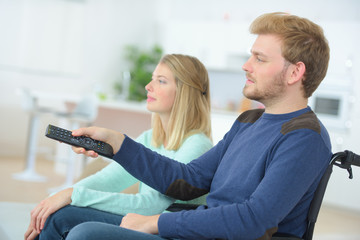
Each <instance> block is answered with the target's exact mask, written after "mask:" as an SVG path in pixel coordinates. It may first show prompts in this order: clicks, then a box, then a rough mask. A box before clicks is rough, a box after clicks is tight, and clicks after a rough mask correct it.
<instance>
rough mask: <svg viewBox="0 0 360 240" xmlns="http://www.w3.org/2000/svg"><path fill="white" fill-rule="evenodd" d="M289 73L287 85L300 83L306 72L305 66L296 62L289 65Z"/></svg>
mask: <svg viewBox="0 0 360 240" xmlns="http://www.w3.org/2000/svg"><path fill="white" fill-rule="evenodd" d="M290 70H291V72H290V78H289V80H288V83H289V84H290V85H291V84H294V83H297V82H299V81H300V82H301V80H302V79H303V77H304V74H305V71H306V67H305V64H304V63H303V62H297V63H295V64H292V65H291V68H290Z"/></svg>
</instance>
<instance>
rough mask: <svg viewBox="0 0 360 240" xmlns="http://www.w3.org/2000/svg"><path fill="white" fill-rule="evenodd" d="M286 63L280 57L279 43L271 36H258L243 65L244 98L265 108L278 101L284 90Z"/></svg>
mask: <svg viewBox="0 0 360 240" xmlns="http://www.w3.org/2000/svg"><path fill="white" fill-rule="evenodd" d="M287 66H288V64H287V62H286V60H285V59H284V58H283V57H282V55H281V41H280V39H279V38H278V37H277V36H275V35H272V34H266V35H259V36H258V37H257V39H256V40H255V43H254V45H253V46H252V49H251V56H250V58H249V60H248V61H247V62H246V63H245V64H244V65H243V70H244V71H245V72H246V84H245V86H244V89H243V94H244V96H245V97H247V98H249V99H252V100H256V101H259V102H261V103H263V104H264V105H265V106H267V104H271V103H274V102H276V101H280V100H281V97H282V96H283V95H284V92H285V90H286V86H287V84H286V73H287Z"/></svg>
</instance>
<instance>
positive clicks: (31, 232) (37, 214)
mask: <svg viewBox="0 0 360 240" xmlns="http://www.w3.org/2000/svg"><path fill="white" fill-rule="evenodd" d="M72 192H73V189H72V188H67V189H64V190H62V191H60V192H58V193H56V194H55V195H53V196H51V197H48V198H46V199H44V200H42V201H41V202H40V203H39V204H38V205H37V206H36V207H35V208H34V209H33V210H32V211H31V220H30V225H29V227H28V229H27V231H26V232H25V234H24V239H25V240H32V239H34V238H35V237H36V236H37V235H39V234H40V232H41V230H42V229H43V228H44V225H45V222H46V219H47V218H48V217H49V216H50V215H51V214H53V213H54V212H56V211H57V210H59V209H60V208H63V207H65V206H66V205H69V204H70V203H71V195H72Z"/></svg>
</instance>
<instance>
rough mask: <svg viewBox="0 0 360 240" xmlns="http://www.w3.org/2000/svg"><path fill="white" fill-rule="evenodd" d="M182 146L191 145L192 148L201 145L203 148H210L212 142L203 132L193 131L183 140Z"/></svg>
mask: <svg viewBox="0 0 360 240" xmlns="http://www.w3.org/2000/svg"><path fill="white" fill-rule="evenodd" d="M182 146H192V147H193V148H194V147H199V146H202V147H203V148H211V147H212V146H213V143H212V141H211V139H210V138H209V137H208V136H206V135H205V134H204V133H194V134H191V135H190V136H188V137H187V138H186V139H185V140H184V142H183V144H182Z"/></svg>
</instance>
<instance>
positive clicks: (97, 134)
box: [72, 127, 125, 158]
mask: <svg viewBox="0 0 360 240" xmlns="http://www.w3.org/2000/svg"><path fill="white" fill-rule="evenodd" d="M72 135H73V136H75V137H78V136H87V137H90V138H92V139H95V140H99V141H103V142H106V143H108V144H110V145H111V146H112V148H113V151H114V152H113V153H114V154H115V153H117V152H118V151H119V150H120V147H121V145H122V143H123V141H124V139H125V136H124V135H123V134H121V133H119V132H116V131H114V130H110V129H106V128H99V127H88V128H79V129H77V130H74V131H72ZM72 149H73V151H74V152H76V153H78V154H84V155H85V156H88V157H94V158H96V157H98V154H97V153H96V152H94V151H92V150H90V151H86V150H85V149H84V148H80V147H72Z"/></svg>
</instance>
